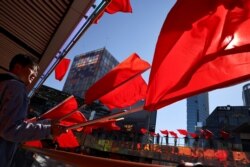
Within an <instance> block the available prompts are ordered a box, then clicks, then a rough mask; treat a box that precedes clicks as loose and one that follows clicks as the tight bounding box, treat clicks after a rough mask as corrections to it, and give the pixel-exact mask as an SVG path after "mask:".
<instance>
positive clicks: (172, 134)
mask: <svg viewBox="0 0 250 167" xmlns="http://www.w3.org/2000/svg"><path fill="white" fill-rule="evenodd" d="M169 134H170V135H171V136H173V137H175V138H178V136H177V134H176V133H175V132H173V131H169Z"/></svg>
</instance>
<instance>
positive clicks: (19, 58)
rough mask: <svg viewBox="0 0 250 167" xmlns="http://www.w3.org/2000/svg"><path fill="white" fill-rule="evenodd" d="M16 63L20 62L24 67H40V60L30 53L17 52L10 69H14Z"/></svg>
mask: <svg viewBox="0 0 250 167" xmlns="http://www.w3.org/2000/svg"><path fill="white" fill-rule="evenodd" d="M16 64H20V65H21V66H23V67H27V66H30V67H36V68H37V69H38V68H39V66H38V62H37V61H36V60H35V59H34V58H33V57H32V56H30V55H26V54H17V55H15V56H14V57H13V58H12V59H11V61H10V64H9V71H12V70H13V68H14V67H15V65H16Z"/></svg>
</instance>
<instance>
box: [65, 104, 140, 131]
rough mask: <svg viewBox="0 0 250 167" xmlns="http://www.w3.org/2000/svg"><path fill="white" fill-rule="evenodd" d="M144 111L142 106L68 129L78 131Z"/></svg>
mask: <svg viewBox="0 0 250 167" xmlns="http://www.w3.org/2000/svg"><path fill="white" fill-rule="evenodd" d="M142 110H143V106H140V107H137V108H134V109H131V110H128V111H125V112H119V113H116V114H113V115H109V116H106V117H103V118H99V119H95V120H92V121H88V122H84V123H79V124H76V125H72V126H69V127H67V129H68V130H71V129H77V128H80V127H83V126H88V125H92V124H95V123H98V122H101V121H106V120H109V119H113V118H117V117H122V116H125V115H128V114H132V113H136V112H138V111H142Z"/></svg>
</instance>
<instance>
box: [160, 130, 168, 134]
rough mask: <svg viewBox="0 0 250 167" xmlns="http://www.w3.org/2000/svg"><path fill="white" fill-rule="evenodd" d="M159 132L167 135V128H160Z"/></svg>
mask: <svg viewBox="0 0 250 167" xmlns="http://www.w3.org/2000/svg"><path fill="white" fill-rule="evenodd" d="M160 132H161V133H162V134H164V135H168V130H160Z"/></svg>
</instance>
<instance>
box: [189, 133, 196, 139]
mask: <svg viewBox="0 0 250 167" xmlns="http://www.w3.org/2000/svg"><path fill="white" fill-rule="evenodd" d="M189 135H190V136H191V137H192V138H193V139H195V138H197V137H198V135H197V134H196V133H191V132H189Z"/></svg>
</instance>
